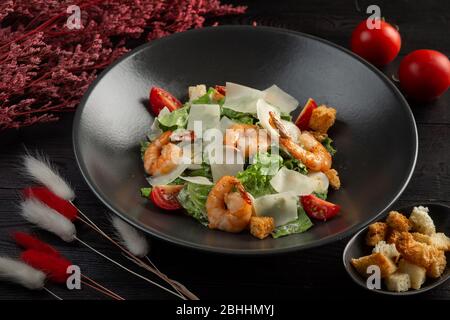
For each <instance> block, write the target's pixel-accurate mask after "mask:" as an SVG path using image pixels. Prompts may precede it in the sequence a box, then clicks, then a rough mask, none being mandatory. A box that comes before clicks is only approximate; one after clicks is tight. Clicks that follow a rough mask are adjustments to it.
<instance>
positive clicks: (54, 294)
mask: <svg viewBox="0 0 450 320" xmlns="http://www.w3.org/2000/svg"><path fill="white" fill-rule="evenodd" d="M42 289H44V290H45V291H46V292H48V294H50V295H51V296H52V297H53V298H55V299H56V300H62V298H61V297H60V296H58V295H57V294H56V293H54V292H53V291H51V290H49V289H47V288H46V287H43V288H42Z"/></svg>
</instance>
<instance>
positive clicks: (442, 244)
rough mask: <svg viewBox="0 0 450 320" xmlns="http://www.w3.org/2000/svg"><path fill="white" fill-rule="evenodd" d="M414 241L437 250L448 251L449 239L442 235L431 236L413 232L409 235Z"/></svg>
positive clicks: (449, 248) (449, 246)
mask: <svg viewBox="0 0 450 320" xmlns="http://www.w3.org/2000/svg"><path fill="white" fill-rule="evenodd" d="M411 234H412V236H413V238H414V240H416V241H418V242H422V243H426V244H429V245H430V246H433V247H435V248H436V249H438V250H443V251H449V250H450V238H448V237H447V236H446V235H445V234H444V233H442V232H439V233H434V234H432V235H431V236H429V235H426V234H423V233H419V232H414V233H411Z"/></svg>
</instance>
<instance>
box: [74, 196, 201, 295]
mask: <svg viewBox="0 0 450 320" xmlns="http://www.w3.org/2000/svg"><path fill="white" fill-rule="evenodd" d="M72 204H73V203H72ZM73 205H74V206H75V204H73ZM75 207H76V206H75ZM77 209H78V208H77ZM78 212H79V213H80V215H81V216H83V218H84V219H85V220H87V221H88V222H89V223H87V222H86V221H84V220H82V219H80V220H81V221H83V222H84V223H85V224H86V225H87V226H88V227H90V228H92V229H93V230H95V231H97V232H98V233H99V234H100V235H102V236H103V237H104V238H105V239H107V240H108V241H110V242H111V243H112V244H114V245H115V246H116V247H118V248H119V249H120V250H122V252H124V253H125V254H126V255H127V256H128V257H129V260H130V261H132V262H133V263H134V264H136V265H138V266H140V267H141V268H143V269H146V270H148V271H150V272H152V273H154V274H155V275H157V276H159V277H160V278H161V279H162V280H164V281H165V282H166V283H167V284H169V285H170V286H171V287H172V288H173V289H174V290H176V291H177V293H179V294H181V295H184V296H185V297H188V298H189V299H193V300H199V298H198V297H197V296H196V295H195V294H193V293H192V292H191V291H189V289H187V288H186V287H185V286H184V285H182V284H181V283H179V282H178V281H175V280H173V279H170V278H169V277H167V276H166V275H165V274H164V273H162V272H161V271H159V269H158V268H157V267H156V265H155V264H154V263H153V262H152V261H151V259H150V258H149V257H148V256H145V258H146V259H147V261H148V262H149V263H150V264H151V266H152V267H153V268H152V267H150V266H148V265H147V264H145V263H143V262H142V260H140V259H138V258H136V257H135V256H134V255H133V254H132V253H131V252H130V251H128V250H127V249H126V248H124V247H123V246H122V245H120V244H119V243H118V242H117V241H115V240H114V239H112V238H111V237H110V236H108V235H107V234H106V233H105V232H103V230H102V229H100V228H99V227H98V226H97V225H96V224H95V223H94V222H93V221H92V220H91V219H89V217H88V216H87V215H86V214H84V213H83V212H82V211H81V210H80V209H78Z"/></svg>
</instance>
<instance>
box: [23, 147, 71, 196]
mask: <svg viewBox="0 0 450 320" xmlns="http://www.w3.org/2000/svg"><path fill="white" fill-rule="evenodd" d="M23 160H24V167H25V172H26V175H27V176H29V177H30V178H31V179H32V180H34V181H36V182H38V183H41V184H43V185H44V186H46V187H47V188H49V189H50V190H51V191H52V192H53V193H54V194H56V195H58V196H59V197H61V198H63V199H66V200H73V199H74V198H75V193H74V191H73V190H72V188H71V187H70V186H69V184H68V183H67V182H66V180H64V179H63V178H62V177H61V176H60V174H59V173H58V170H56V169H55V168H54V167H53V166H52V164H51V163H50V161H49V160H48V158H47V157H45V156H43V155H37V156H36V157H34V156H32V155H30V154H26V155H25V156H24V157H23Z"/></svg>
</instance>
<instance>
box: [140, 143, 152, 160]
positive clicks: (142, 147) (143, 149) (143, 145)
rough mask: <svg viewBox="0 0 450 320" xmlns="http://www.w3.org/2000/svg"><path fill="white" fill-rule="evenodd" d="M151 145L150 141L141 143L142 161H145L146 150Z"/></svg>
mask: <svg viewBox="0 0 450 320" xmlns="http://www.w3.org/2000/svg"><path fill="white" fill-rule="evenodd" d="M149 144H150V142H149V141H141V159H142V161H144V153H145V150H147V148H148V145H149Z"/></svg>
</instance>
